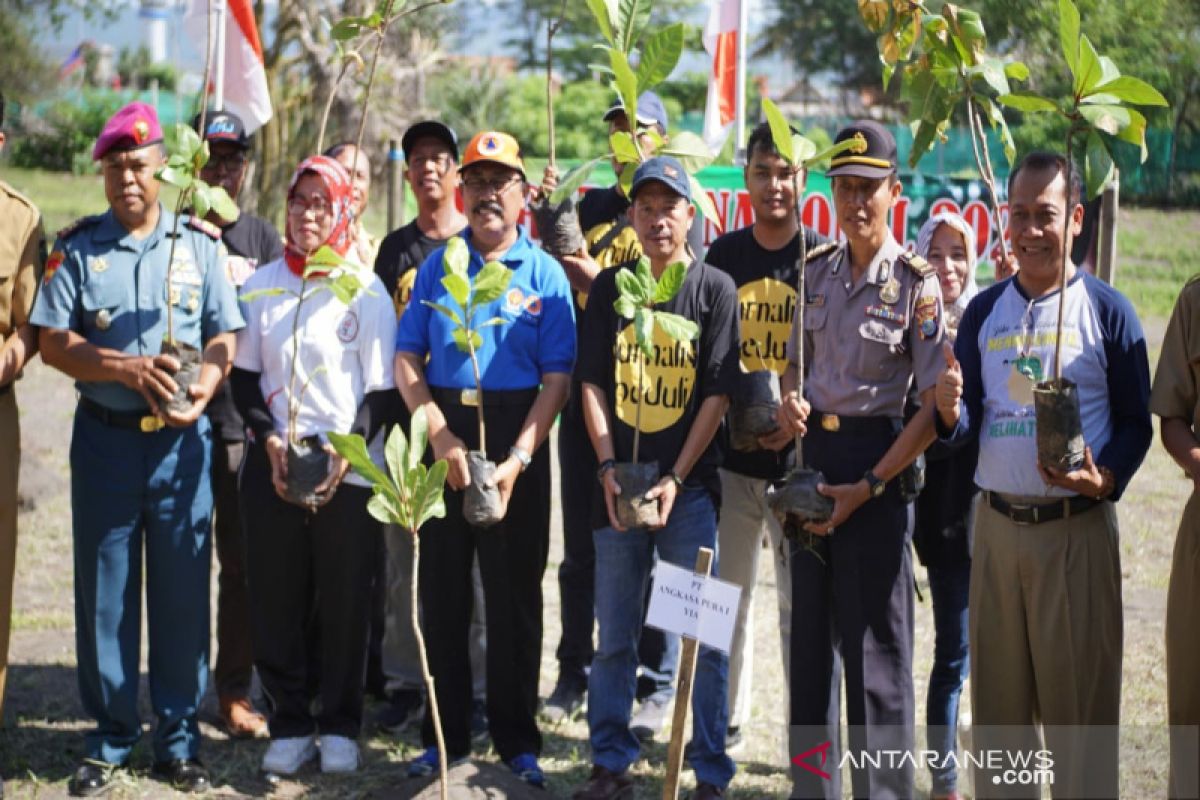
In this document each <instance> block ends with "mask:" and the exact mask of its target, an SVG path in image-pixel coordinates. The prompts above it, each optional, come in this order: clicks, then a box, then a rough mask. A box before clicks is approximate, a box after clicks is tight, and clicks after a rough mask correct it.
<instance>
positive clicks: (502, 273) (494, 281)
mask: <svg viewBox="0 0 1200 800" xmlns="http://www.w3.org/2000/svg"><path fill="white" fill-rule="evenodd" d="M512 276H513V273H512V270H511V269H509V268H508V267H506V266H504V265H503V264H501V263H500V262H499V261H489V262H487V263H486V264H484V265H483V268H482V269H480V270H479V274H478V275H476V276H475V282H474V284H475V285H474V291H473V292H472V293H471V305H470V308H472V309H474V308H478V307H479V306H482V305H486V304H487V303H490V302H492V301H493V300H495V299H496V298H498V297H499V296H500V295H502V294H504V292H505V290H506V289H508V282H509V281H511V280H512Z"/></svg>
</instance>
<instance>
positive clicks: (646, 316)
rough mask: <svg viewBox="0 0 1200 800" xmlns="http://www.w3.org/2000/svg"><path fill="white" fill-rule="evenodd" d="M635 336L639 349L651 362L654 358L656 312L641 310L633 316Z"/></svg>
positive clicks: (646, 309)
mask: <svg viewBox="0 0 1200 800" xmlns="http://www.w3.org/2000/svg"><path fill="white" fill-rule="evenodd" d="M633 334H634V338H635V339H636V341H637V345H638V347H640V348H641V350H642V353H643V354H644V355H645V356H646V359H647V360H649V359H651V358H653V357H654V312H653V311H651V310H650V309H648V308H639V309H638V310H637V311H636V312H634V315H633Z"/></svg>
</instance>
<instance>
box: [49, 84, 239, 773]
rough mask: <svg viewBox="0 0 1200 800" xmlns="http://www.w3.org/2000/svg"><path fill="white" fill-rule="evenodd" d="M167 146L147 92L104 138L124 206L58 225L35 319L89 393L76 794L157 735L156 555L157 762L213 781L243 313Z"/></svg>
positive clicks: (79, 485) (108, 176) (115, 199)
mask: <svg viewBox="0 0 1200 800" xmlns="http://www.w3.org/2000/svg"><path fill="white" fill-rule="evenodd" d="M163 156H164V153H163V148H162V130H161V128H160V126H159V124H158V119H157V117H156V115H155V112H154V109H153V108H151V107H149V106H147V105H145V104H143V103H131V104H130V105H128V106H126V107H125V108H123V109H121V110H120V111H118V112H117V113H116V114H115V115H114V116H113V117H112V119H110V120H109V122H108V123H107V125H106V126H105V128H104V131H103V132H102V133H101V135H100V138H99V139H98V140H97V142H96V146H95V149H94V150H93V157H94V158H95V159H96V160H97V161H100V162H101V167H102V172H103V175H104V190H105V195H106V197H107V199H108V203H109V210H108V211H106V212H105V213H103V214H100V215H97V216H93V217H85V218H84V219H82V220H80V221H79V222H77V223H75V224H74V225H73V226H71V227H69V228H68V229H67V230H65V231H63V232H61V233H60V234H59V237H58V241H57V242H56V243H55V246H54V250H53V252H52V254H51V257H50V259H49V260H48V262H47V269H46V272H45V277H44V279H43V285H42V287H41V292H40V293H39V295H38V299H37V303H36V304H35V306H34V311H33V315H32V318H31V322H32V323H33V324H34V325H37V326H39V327H40V328H41V329H42V330H41V333H40V344H41V348H42V357H43V359H44V360H45V361H46V363H47V364H50V365H51V366H54V367H56V368H58V369H60V370H62V371H63V372H65V373H66V374H68V375H70V376H71V377H73V378H75V380H76V384H75V385H76V388H77V389H78V391H79V405H78V407H77V408H76V412H75V422H74V430H73V434H72V439H71V506H72V525H73V534H74V556H75V628H76V648H77V651H78V663H79V666H78V677H79V690H80V694H81V696H82V700H83V706H84V709H85V710H86V711H87V713H88V714H89V715H90V716H91V717H92V718H94V719H95V720H96V728H95V729H94V730H92V731H90V732H88V734H87V746H86V749H85V760H84V762H83V763H82V764H81V765H80V767H79V768H78V769H77V770H76V772H75V774H74V776H73V777H72V778H71V781H70V784H69V788H70V791H71V794H73V795H76V796H87V795H92V794H97V793H99V792H102V791H104V790H105V789H107V788H109V787H108V783H109V781H110V780H111V773H112V770H111V769H107V768H106V767H107V766H121V765H123V764H125V763H126V761H127V759H128V758H129V753H130V751H131V750H132V748H133V746H134V744H135V743H136V742H137V740H138V738H139V736H140V735H141V720H140V719H139V717H138V710H137V688H138V657H139V653H140V640H141V631H140V623H141V586H142V569H143V566H142V565H143V559H144V563H145V570H146V587H147V602H146V606H147V615H148V621H149V635H150V665H149V666H150V687H151V692H150V694H151V703H152V704H153V707H154V711H155V714H156V716H157V718H158V721H157V723H158V724H157V726H156V727H155V732H154V774H155V775H156V776H158V777H160V778H161V779H163V780H165V781H167V782H169V783H170V784H171V785H172V786H174V787H175V788H176V789H179V790H182V791H204V790H206V789H207V788H209V780H208V774H207V772H206V770H205V769H204V767H203V765H201V764H200V762H199V760H198V759H197V758H196V755H197V751H198V748H199V744H200V729H199V725H198V722H197V718H196V711H197V707H198V706H199V703H200V697H201V695H202V694H203V692H204V685H205V681H206V680H207V677H208V643H209V608H208V603H209V560H210V547H211V541H210V538H209V535H210V534H209V532H210V530H211V517H212V491H211V488H210V483H209V465H210V461H211V453H210V449H211V428H210V425H209V421H208V419H207V418H206V417H205V416H204V415H203V411H204V407H205V405H206V404H207V402H208V400H209V398H211V397H212V394H213V392H214V391H215V390H216V388H217V386H218V385H219V384H220V382H221V380H222V379H223V378H224V377H225V375H226V374H227V373H228V370H229V365H230V363H231V362H232V360H233V350H234V334H233V332H234V331H235V330H237V329H238V328H241V327H242V326H243V322H242V317H241V313H240V312H239V310H238V306H237V298H236V296H235V294H234V289H233V286H232V284H231V283H230V282H229V280H228V278H227V277H226V274H225V257H226V256H225V249H224V247H223V245H222V244H221V241H220V231H219V230H217V229H216V228H215V227H213V226H211V225H210V224H208V223H206V222H204V221H203V220H197V219H193V218H186V217H185V218H181V219H179V220H178V221H177V220H176V219H175V216H174V215H173V214H171V213H170V212H169V211H167V210H166V209H164V208H163V207H162V206H161V205H160V204H159V202H158V181H157V180H156V179H155V177H154V173H155V171H156V170H157V169H158V168H159V167H160V166H161V165H162V164H163V161H164V158H163ZM177 222H178V224H177ZM172 248H174V255H173V258H174V267H173V269H172V271H171V272H172V276H171V278H172V279H171V283H170V285H169V286H168V285H167V264H168V260H169V259H171V258H172V255H171V254H172ZM167 302H170V303H171V304H172V305H173V306H174V311H173V318H174V319H173V324H174V335H175V339H176V341H177V342H178V343H179V344H186V345H191V346H192V347H195V348H199V349H201V350H202V361H203V364H202V366H201V370H200V375H199V378H198V379H197V380H196V381H195V382H194V383H193V384H192V385H191V386H189V387H187V391H188V394H189V395H190V396H191V398H192V400H193V405H192V406H191V408H190V409H189V410H188V411H186V412H172V411H170V410H168V406H167V403H166V400H167V399H168V398H170V397H171V395H172V393H173V392H174V390H175V388H176V383H175V381H174V379H173V377H172V376H173V375H174V373H175V372H176V371H177V370H178V368H179V362H178V361H177V360H176V359H175V358H173V357H172V356H168V355H163V354H161V352H160V351H161V349H162V346H163V342H164V339H165V338H166V336H167V333H168V331H167V315H166V304H167ZM143 548H144V550H145V552H144V555H143Z"/></svg>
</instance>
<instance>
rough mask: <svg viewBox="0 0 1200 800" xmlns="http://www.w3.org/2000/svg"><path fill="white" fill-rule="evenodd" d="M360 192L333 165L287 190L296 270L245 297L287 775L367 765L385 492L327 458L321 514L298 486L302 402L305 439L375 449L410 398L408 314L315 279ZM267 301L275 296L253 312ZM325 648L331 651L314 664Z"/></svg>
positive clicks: (243, 368) (277, 715) (296, 179)
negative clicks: (380, 494) (400, 325)
mask: <svg viewBox="0 0 1200 800" xmlns="http://www.w3.org/2000/svg"><path fill="white" fill-rule="evenodd" d="M351 191H352V190H351V183H350V176H349V175H348V174H347V173H346V170H345V169H344V168H343V167H342V166H341V165H340V164H338V163H337V162H336V161H334V160H333V159H330V158H326V157H324V156H314V157H312V158H309V159H307V160H305V161H304V162H302V163H301V164H300V166H299V167H297V168H296V172H295V174H294V175H293V176H292V180H291V183H290V184H289V186H288V199H287V225H286V232H287V236H286V238H287V245H286V247H285V250H284V257H283V258H281V259H279V260H277V261H273V262H271V263H269V264H266V265H264V266H261V267H259V268H258V270H257V271H256V272H255V273H254V274H253V275H252V276H251V277H250V278H249V279H248V280H247V281H246V283H245V285H244V286H243V287H242V290H243V300H242V313H243V315H244V316H245V317H246V319H247V325H246V327H245V328H244V329H243V330H242V331H240V332H239V334H238V335H239V339H238V351H239V353H238V357H237V358H236V360H235V361H234V370H233V375H232V377H231V381H232V384H233V393H234V401H235V403H236V404H237V406H238V410H239V411H240V412H241V414H242V418H243V419H244V420H245V422H246V426H247V438H248V445H247V447H246V456H245V460H244V461H243V464H242V470H241V481H240V486H239V489H240V497H241V513H242V524H243V526H244V529H245V531H246V550H247V553H246V556H247V558H246V571H247V575H248V580H249V588H250V607H251V618H252V624H253V631H254V651H255V653H254V655H255V666H256V667H257V668H258V672H259V675H260V676H261V678H262V682H263V688H264V689H265V690H266V694H267V696H268V698H270V702H271V706H272V708H271V713H270V732H271V745H270V747H269V748H268V749H267V752H266V755H265V756H264V757H263V761H262V769H263V771H264V772H268V773H274V774H292V773H294V772H296V771H297V770H298V769H300V767H301V766H303V765H304V764H305V763H306V762H308V761H310V760H312V759H313V758H315V757H316V755H317V752H318V748H319V751H320V755H321V770H322V771H323V772H345V771H352V770H354V769H356V768H357V767H358V763H359V754H358V745H357V743H356V742H355V739H356V738H357V736H358V733H359V728H360V725H361V721H362V705H363V669H364V660H365V657H366V642H367V624H368V623H367V618H368V613H369V588H370V584H371V578H372V575H373V560H374V558H375V557H376V554H377V553H378V548H379V546H380V545H379V538H380V536H381V529H380V525H379V523H378V522H376V521H375V520H374V519H372V518H371V516H370V515H369V514H368V513H367V501H368V500H369V498H370V496H371V490H370V489H369V488H368V486H367V484H366V482H365V481H362V480H361V479H360V478H359V477H358V476H357V475H354V474H347V464H346V462H345V461H344V460H342V459H341V458H339V457H337V456H336V454H334V453H333V452H332V450H331V449H330V448H328V445H326V448H327V449H328V450H329V451H330V459H329V464H330V467H329V472H328V475H327V477H326V478H325V480H324V481H323V482H322V483H321V485H319V486H318V487H317V489H316V490H315V492H314V494H316V495H317V497H318V498H319V499H318V500H317V501H316V502H314V503H313V504H311V505H308V506H304V505H298V504H296V503H295V502H294V501H291V500H289V499H288V495H287V484H286V479H287V455H286V454H287V435H288V434H287V431H288V407H289V403H296V404H297V405H298V415H297V419H296V425H295V436H296V438H297V439H302V438H304V437H308V436H314V435H316V436H323V435H324V434H325V433H327V432H330V431H337V432H342V433H345V432H353V433H359V434H362V435H363V436H364V438H366V439H367V440H368V441H371V440H372V439H373V437H374V436H375V433H376V432H377V430H378V429H379V426H380V421H381V420H382V419H383V416H384V413H385V408H386V405H387V403H389V402H391V401H392V399H393V398H394V397H395V396H396V392H395V383H394V380H393V377H392V359H393V354H394V350H395V338H396V316H395V312H394V311H393V309H392V305H391V300H390V298H389V297H388V293H387V291H386V290H385V289H384V287H383V285H382V284H381V283H380V281H379V279H378V278H376V277H374V275H373V274H372V273H370V272H369V271H366V270H364V272H363V276H364V281H368V280H369V288H368V290H367V291H365V292H361V293H359V294H358V295H357V297H355V299H354V300H352V301H351V302H350V303H349V304H348V305H347V304H345V303H343V302H342V301H341V300H339V299H338V298H337V297H336V296H335V295H334V293H333V292H331V291H328V290H320V286H321V281H322V276H323V273H321V274H310V275H309V277H308V280H307V281H306V282H304V281H303V275H304V270H305V267H306V265H307V263H308V259H309V257H310V256H311V255H312V254H313V253H314V252H316V251H317V250H318V249H319V248H321V247H322V246H325V245H328V246H329V248H331V249H332V250H333V251H334V252H336V253H337V254H338V255H341V256H345V255H346V254H347V252H349V250H350V249H351V247H352V245H353V237H352V236H351V234H350V222H351V218H352V214H353V211H352V195H351ZM302 285H303V287H304V289H303V291H304V300H303V303H301V302H300V301H299V297H300V293H301V287H302ZM259 290H267V291H266V292H262V293H259V294H258V296H257V297H255V298H254V299H251V300H249V301H247V300H246V299H245V298H246V297H248V296H250V294H251V293H255V292H259ZM279 290H282V291H279ZM297 351H298V352H297ZM293 370H294V371H295V375H294V376H293ZM297 387H304V388H303V389H302V390H301V389H299V388H297ZM293 391H295V395H294V396H293V395H292V394H291V393H292V392H293ZM375 455H376V457H377V461H380V462H381V461H382V459H381V458H379V456H380V454H378V453H376V454H375ZM315 643H319V644H315ZM314 647H316V648H319V652H316V653H310V652H309V650H310V649H311V648H314ZM310 663H312V664H313V665H314V668H315V669H314V671H315V672H316V673H317V677H315V679H314V676H312V675H310V674H309V673H310V670H309V669H308V664H310ZM310 683H314V684H315V685H313V686H310ZM314 691H315V693H316V696H317V698H319V704H318V705H319V708H320V711H319V713H317V714H316V715H314V714H312V713H311V712H310V700H311V699H312V693H313V692H314Z"/></svg>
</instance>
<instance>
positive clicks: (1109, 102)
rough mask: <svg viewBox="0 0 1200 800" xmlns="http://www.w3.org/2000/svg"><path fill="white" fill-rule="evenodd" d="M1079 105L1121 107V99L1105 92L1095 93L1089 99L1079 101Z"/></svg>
mask: <svg viewBox="0 0 1200 800" xmlns="http://www.w3.org/2000/svg"><path fill="white" fill-rule="evenodd" d="M1079 103H1080V105H1091V106H1119V105H1121V98H1119V97H1117V96H1116V95H1115V94H1105V93H1103V92H1095V91H1093V92H1092V93H1091V94H1089V95H1088V96H1087V97H1081V98H1080V99H1079Z"/></svg>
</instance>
